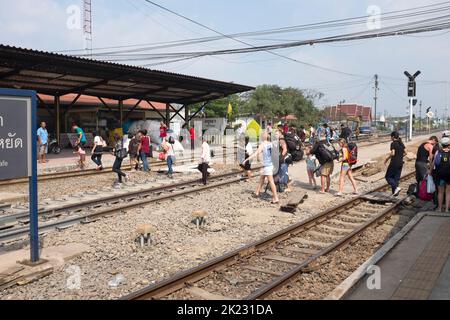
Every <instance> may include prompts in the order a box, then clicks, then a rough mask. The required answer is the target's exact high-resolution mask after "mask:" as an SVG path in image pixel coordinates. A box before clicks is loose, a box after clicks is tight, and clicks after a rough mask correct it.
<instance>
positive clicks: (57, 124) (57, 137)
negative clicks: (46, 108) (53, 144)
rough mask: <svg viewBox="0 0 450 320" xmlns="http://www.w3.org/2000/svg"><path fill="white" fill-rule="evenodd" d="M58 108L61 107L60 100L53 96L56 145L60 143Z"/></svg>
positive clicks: (59, 115) (59, 114)
mask: <svg viewBox="0 0 450 320" xmlns="http://www.w3.org/2000/svg"><path fill="white" fill-rule="evenodd" d="M60 106H61V100H60V97H59V96H55V111H56V113H55V118H56V140H58V143H60V142H61V140H60V137H61V123H60V120H61V119H60V118H61V113H60Z"/></svg>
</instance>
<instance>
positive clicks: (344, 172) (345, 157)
mask: <svg viewBox="0 0 450 320" xmlns="http://www.w3.org/2000/svg"><path fill="white" fill-rule="evenodd" d="M339 146H340V147H341V157H340V159H339V162H341V163H342V165H341V174H340V176H339V192H338V193H337V194H336V196H337V197H342V195H343V192H344V183H345V177H346V176H348V178H349V179H350V182H351V183H352V186H353V194H358V188H357V187H356V181H355V179H354V178H353V172H352V165H351V164H350V150H349V147H348V143H347V140H345V139H339Z"/></svg>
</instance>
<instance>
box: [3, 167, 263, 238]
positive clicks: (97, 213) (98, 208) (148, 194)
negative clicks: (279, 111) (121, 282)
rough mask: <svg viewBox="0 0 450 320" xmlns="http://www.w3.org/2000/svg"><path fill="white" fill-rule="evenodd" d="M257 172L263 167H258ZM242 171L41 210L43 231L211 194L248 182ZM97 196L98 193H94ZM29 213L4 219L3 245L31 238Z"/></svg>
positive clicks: (41, 231)
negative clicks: (205, 183)
mask: <svg viewBox="0 0 450 320" xmlns="http://www.w3.org/2000/svg"><path fill="white" fill-rule="evenodd" d="M253 170H254V171H256V170H259V168H254V169H253ZM241 174H242V173H241V172H231V173H225V174H221V175H213V176H211V177H210V178H209V180H208V183H209V184H208V185H206V186H203V184H201V180H198V179H197V180H188V181H182V182H179V183H174V184H168V185H164V186H159V187H152V188H148V189H141V188H139V186H138V188H137V190H135V191H130V192H125V193H123V194H112V195H110V196H108V197H103V198H101V199H98V198H97V199H92V200H87V201H77V202H72V203H69V204H63V205H61V206H58V207H54V208H41V209H40V210H39V211H38V214H39V218H40V226H39V232H40V233H45V232H48V231H51V230H54V229H57V228H66V227H68V226H71V225H74V224H77V223H89V222H93V221H95V220H97V219H98V218H99V217H103V216H109V215H113V214H115V213H117V212H123V211H125V210H128V209H132V208H135V207H140V206H144V205H148V204H151V203H157V202H162V201H166V200H170V199H173V198H176V197H182V196H186V195H189V194H194V193H199V192H203V191H207V190H210V189H213V188H218V187H222V186H226V185H229V184H233V183H237V182H240V181H243V180H245V178H244V177H242V176H241ZM92 196H94V197H95V193H92ZM28 223H29V212H28V210H22V211H19V212H15V213H13V214H4V215H2V216H0V243H4V242H6V241H11V240H15V239H18V238H23V237H27V236H28V234H29V228H28Z"/></svg>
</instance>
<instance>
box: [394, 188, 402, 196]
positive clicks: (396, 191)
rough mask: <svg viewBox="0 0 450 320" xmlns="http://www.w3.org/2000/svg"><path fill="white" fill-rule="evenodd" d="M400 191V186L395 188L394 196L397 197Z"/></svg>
mask: <svg viewBox="0 0 450 320" xmlns="http://www.w3.org/2000/svg"><path fill="white" fill-rule="evenodd" d="M400 191H402V189H400V188H397V189H395V192H394V197H398V195H399V194H400Z"/></svg>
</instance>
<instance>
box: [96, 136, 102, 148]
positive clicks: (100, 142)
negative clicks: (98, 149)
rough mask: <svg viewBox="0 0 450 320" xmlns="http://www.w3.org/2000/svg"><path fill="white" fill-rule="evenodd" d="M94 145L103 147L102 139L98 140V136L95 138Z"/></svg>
mask: <svg viewBox="0 0 450 320" xmlns="http://www.w3.org/2000/svg"><path fill="white" fill-rule="evenodd" d="M94 144H95V145H96V146H103V142H102V138H100V136H95V138H94Z"/></svg>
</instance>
